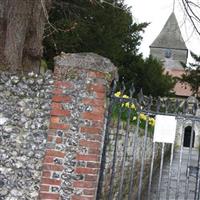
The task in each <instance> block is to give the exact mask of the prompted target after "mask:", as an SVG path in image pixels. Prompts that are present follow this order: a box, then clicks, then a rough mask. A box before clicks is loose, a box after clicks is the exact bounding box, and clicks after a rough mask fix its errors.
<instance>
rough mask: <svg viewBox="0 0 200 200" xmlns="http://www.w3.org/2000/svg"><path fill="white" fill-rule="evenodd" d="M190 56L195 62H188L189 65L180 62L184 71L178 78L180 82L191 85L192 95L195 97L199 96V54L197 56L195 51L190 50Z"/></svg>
mask: <svg viewBox="0 0 200 200" xmlns="http://www.w3.org/2000/svg"><path fill="white" fill-rule="evenodd" d="M190 54H191V56H192V58H194V60H195V63H190V64H189V66H187V65H186V64H182V65H183V67H184V69H185V73H184V74H182V76H181V78H180V79H179V80H180V81H181V82H182V83H188V84H189V85H190V87H191V91H192V92H193V95H195V96H196V97H197V98H200V56H197V55H196V54H195V53H193V52H190Z"/></svg>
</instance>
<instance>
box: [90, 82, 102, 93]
mask: <svg viewBox="0 0 200 200" xmlns="http://www.w3.org/2000/svg"><path fill="white" fill-rule="evenodd" d="M88 90H89V91H95V92H99V93H103V94H105V91H106V90H105V86H104V85H101V84H98V85H95V84H90V85H89V86H88Z"/></svg>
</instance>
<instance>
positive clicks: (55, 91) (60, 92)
mask: <svg viewBox="0 0 200 200" xmlns="http://www.w3.org/2000/svg"><path fill="white" fill-rule="evenodd" d="M62 93H63V91H62V90H61V89H54V90H53V94H59V95H61V94H62Z"/></svg>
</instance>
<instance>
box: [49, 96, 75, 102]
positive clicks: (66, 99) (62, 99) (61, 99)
mask: <svg viewBox="0 0 200 200" xmlns="http://www.w3.org/2000/svg"><path fill="white" fill-rule="evenodd" d="M52 101H53V102H63V103H69V102H71V97H69V96H59V95H55V96H53V98H52Z"/></svg>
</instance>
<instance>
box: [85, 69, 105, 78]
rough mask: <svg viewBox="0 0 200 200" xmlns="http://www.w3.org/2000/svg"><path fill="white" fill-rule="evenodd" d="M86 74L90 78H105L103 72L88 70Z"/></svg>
mask: <svg viewBox="0 0 200 200" xmlns="http://www.w3.org/2000/svg"><path fill="white" fill-rule="evenodd" d="M88 76H89V77H91V78H105V74H104V73H103V72H96V71H89V72H88Z"/></svg>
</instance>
